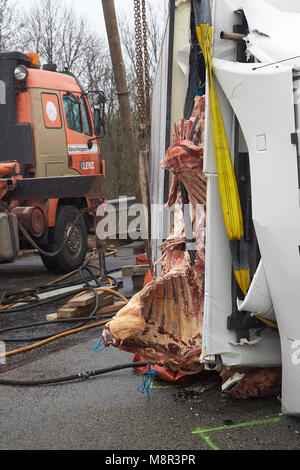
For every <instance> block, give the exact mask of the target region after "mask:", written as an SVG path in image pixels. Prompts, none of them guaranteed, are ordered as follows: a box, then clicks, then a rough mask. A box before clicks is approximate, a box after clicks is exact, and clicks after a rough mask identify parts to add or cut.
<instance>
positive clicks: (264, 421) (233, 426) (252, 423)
mask: <svg viewBox="0 0 300 470" xmlns="http://www.w3.org/2000/svg"><path fill="white" fill-rule="evenodd" d="M280 419H281V418H280V417H276V418H266V419H258V420H257V421H247V422H245V423H239V424H230V425H228V426H226V425H223V426H218V427H215V428H206V429H202V428H197V429H196V430H195V431H192V434H200V436H201V437H202V439H203V440H204V441H205V442H206V444H207V445H208V446H209V447H210V448H211V449H213V450H221V449H219V447H217V446H216V445H215V444H214V443H213V442H212V440H211V438H210V437H209V436H208V435H207V433H209V432H212V431H224V430H226V431H227V430H228V429H238V428H243V427H250V426H257V425H262V424H270V423H278V421H280Z"/></svg>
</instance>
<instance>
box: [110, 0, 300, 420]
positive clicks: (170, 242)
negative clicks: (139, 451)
mask: <svg viewBox="0 0 300 470" xmlns="http://www.w3.org/2000/svg"><path fill="white" fill-rule="evenodd" d="M181 3H182V2H180V3H179V4H181ZM187 3H189V2H185V5H186V4H187ZM205 3H206V5H208V4H209V5H210V6H211V11H212V25H213V29H212V46H213V47H212V52H211V57H212V64H213V72H214V83H215V86H216V94H217V99H218V102H219V104H220V109H221V114H222V118H223V122H224V130H225V134H226V137H227V142H228V147H229V150H230V155H231V161H232V166H233V167H234V169H235V178H236V184H237V187H238V191H239V198H240V205H241V213H242V217H243V230H244V232H243V237H242V239H241V240H239V239H238V240H229V237H228V232H227V231H226V229H225V223H224V206H223V201H222V196H221V193H220V187H219V185H220V173H218V171H219V169H218V168H217V165H216V152H215V148H216V147H215V145H216V142H215V139H214V136H213V131H212V129H213V123H212V119H213V117H212V116H213V114H212V112H211V97H210V96H209V91H210V88H209V86H208V85H209V81H208V79H207V80H206V86H205V89H206V94H205V111H204V110H200V112H199V113H198V120H199V122H203V119H204V117H205V126H203V131H204V132H203V133H202V135H201V139H200V140H199V142H193V140H191V134H190V131H191V128H192V126H193V125H194V123H195V121H196V119H195V116H193V114H192V115H191V116H187V115H185V114H184V112H185V110H186V106H183V108H182V116H184V117H185V120H184V121H182V122H181V121H180V119H178V118H177V119H176V120H175V121H174V122H173V124H175V123H177V126H176V128H175V133H174V140H173V142H170V148H169V149H168V151H167V153H166V156H165V158H161V160H163V164H162V166H163V169H164V170H166V169H167V170H168V171H169V172H170V173H171V174H172V175H173V179H172V180H171V183H172V184H171V185H170V190H169V199H168V205H171V204H175V202H177V203H178V202H179V203H180V204H179V205H178V204H177V205H176V204H175V206H177V207H180V205H181V203H182V202H183V200H184V198H185V197H186V196H187V197H188V201H189V202H190V217H189V223H190V224H191V225H192V227H193V228H194V229H195V225H194V222H195V217H194V214H195V205H196V204H198V203H199V199H198V198H199V196H200V195H201V194H202V192H203V177H205V182H206V186H207V191H206V202H205V204H204V209H205V211H204V212H203V213H202V214H204V215H205V217H204V218H205V224H204V227H205V231H204V232H203V230H202V232H201V231H199V233H197V230H196V231H195V230H194V235H196V249H192V248H191V246H190V245H188V244H186V241H187V238H190V234H189V236H188V237H186V234H187V233H186V231H187V228H188V226H187V221H188V219H186V218H185V217H184V216H183V214H182V213H181V212H180V211H177V212H176V207H175V212H174V227H173V230H171V232H170V234H169V236H168V237H167V240H166V241H165V242H164V243H162V244H161V245H160V250H161V252H162V253H163V256H162V258H161V260H160V262H161V263H162V275H161V276H160V277H159V278H157V279H156V280H153V281H152V282H151V283H150V284H149V285H147V286H145V288H144V289H143V290H142V291H141V292H140V293H139V294H137V296H135V297H134V298H133V299H132V300H131V301H130V302H129V304H128V305H127V306H126V307H125V309H123V310H121V311H120V312H119V313H118V314H117V315H116V317H115V318H114V319H113V320H112V321H111V322H110V323H109V325H108V326H107V327H106V329H105V333H104V338H105V341H106V344H107V345H108V344H114V345H116V346H117V347H120V348H121V349H122V348H123V349H126V350H129V351H132V352H138V353H141V352H142V353H143V356H145V357H148V358H149V359H150V360H152V361H153V362H157V363H158V364H162V365H166V366H168V367H170V368H172V369H173V370H175V371H181V372H182V373H185V374H193V373H195V372H197V371H198V372H201V370H202V369H203V367H204V366H205V364H206V363H208V364H210V365H212V364H215V366H216V368H217V370H218V371H219V372H220V375H221V377H222V379H223V381H224V382H226V383H229V382H227V380H228V379H231V378H232V377H233V376H234V374H235V372H238V374H239V378H240V379H239V381H238V382H237V383H236V384H235V385H237V386H236V387H235V388H233V390H231V385H230V386H229V388H228V390H231V391H230V393H231V394H232V395H234V396H237V397H247V396H253V395H264V394H274V393H277V392H278V391H279V390H280V385H281V380H280V379H281V367H280V366H281V347H282V354H283V366H284V368H283V410H284V411H285V412H288V413H292V414H297V413H298V412H299V410H298V406H297V400H296V397H297V396H298V395H297V394H298V392H297V390H296V389H297V387H298V383H299V382H298V374H297V371H298V370H296V367H294V366H295V365H296V363H297V360H296V359H297V357H296V356H295V354H297V351H296V352H295V351H294V349H293V344H294V343H295V341H297V338H298V336H299V335H298V331H299V328H298V324H297V319H295V321H294V320H293V319H294V316H293V315H294V313H295V312H296V311H297V305H299V302H298V299H297V295H298V292H297V289H296V284H297V280H298V278H299V277H298V267H297V266H298V265H297V260H298V256H299V250H298V247H299V246H300V243H299V241H298V240H297V233H300V231H299V228H298V225H297V224H298V220H299V216H298V212H297V211H298V210H299V183H298V168H297V146H296V143H297V141H296V139H294V140H293V138H292V140H291V135H292V136H293V135H296V124H297V122H298V121H297V119H298V115H297V114H296V118H295V116H294V106H295V109H296V113H297V103H294V96H293V85H294V90H295V96H296V97H297V86H296V85H297V80H294V82H293V73H292V69H293V65H291V63H288V64H286V65H284V66H283V65H281V66H279V67H278V66H276V65H275V66H274V67H270V66H268V67H267V69H269V70H266V71H264V72H263V71H262V70H261V71H260V72H258V73H257V74H256V80H257V82H256V83H255V80H252V79H248V78H249V76H250V75H251V77H253V76H254V75H253V73H252V72H254V71H255V70H256V67H254V66H253V64H255V63H257V62H259V59H258V58H257V57H255V56H253V55H252V54H251V52H250V49H248V50H247V39H246V40H239V41H228V40H224V39H221V38H220V33H221V31H229V32H231V31H234V32H239V33H241V34H244V35H245V36H246V37H247V35H248V34H251V25H250V26H249V25H248V22H247V15H246V9H247V8H248V7H249V6H250V7H251V14H252V13H253V11H254V9H255V6H256V8H257V10H259V9H260V8H261V7H262V8H266V9H268V8H269V7H270V6H272V7H274V5H275V6H276V2H275V0H272V1H271V0H270V1H269V2H262V1H260V2H253V1H252V2H248V1H246V0H245V1H242V0H240V1H235V0H212V1H210V2H206V1H205V0H202V2H200V1H196V0H195V1H194V2H192V3H189V4H190V7H191V20H192V21H191V23H190V24H191V29H190V45H194V44H195V41H194V39H195V30H194V29H196V30H197V28H194V26H195V22H196V26H197V15H195V12H197V8H201V6H202V7H203V5H205ZM277 3H278V2H277ZM286 4H287V8H288V10H289V14H290V13H291V11H292V6H293V5H292V2H287V3H286ZM243 5H244V7H245V10H244V11H242V10H243ZM250 7H249V8H250ZM237 9H238V10H239V11H236V10H237ZM268 11H270V10H268ZM282 12H283V7H282V5H281V15H282V14H283V13H282ZM198 13H199V12H198ZM177 14H179V13H178V10H176V9H175V18H176V15H177ZM295 14H296V12H293V15H295ZM257 15H259V12H257ZM287 24H288V23H287ZM253 27H255V26H253ZM193 34H194V36H193ZM174 35H175V36H176V30H174ZM261 36H263V35H261ZM264 38H265V42H267V45H268V48H267V49H268V53H270V40H272V38H270V36H268V35H265V36H264ZM261 39H262V38H261V37H260V40H261ZM252 42H253V41H252ZM263 44H264V41H263V40H261V41H260V42H259V47H260V50H263V47H264V46H263ZM252 45H253V44H252ZM198 46H199V44H198ZM274 47H275V49H276V50H277V47H276V41H275V46H274ZM192 52H193V48H192V47H191V52H190V67H189V77H188V78H189V81H188V84H189V85H188V87H187V89H186V94H185V98H186V100H187V97H188V96H189V92H190V91H191V86H194V87H195V88H194V95H200V94H201V92H199V88H200V87H201V85H202V84H201V83H198V84H197V86H196V85H195V82H193V81H192V80H190V79H191V77H192V75H193V72H194V69H193V64H194V60H193V53H192ZM173 57H176V51H175V50H174V55H173ZM286 58H287V57H286ZM177 65H178V64H177ZM198 65H199V66H200V68H199V72H200V73H203V61H202V63H199V64H198ZM173 66H174V60H173ZM284 67H285V68H284ZM257 70H258V69H257ZM246 71H247V72H246ZM294 76H296V75H295V74H294ZM185 78H186V77H185V76H184V73H182V77H181V79H182V86H183V90H185V89H184V84H185V83H187V82H186V80H185ZM273 78H274V79H275V81H274V86H273ZM192 84H193V85H192ZM264 84H265V85H264ZM199 85H200V87H199ZM261 85H263V87H262V89H263V90H264V93H262V92H261V88H260V86H261ZM271 85H272V86H271ZM275 85H276V86H275ZM264 86H265V88H264ZM279 90H280V91H279ZM203 91H204V90H203V88H202V92H203ZM246 95H247V98H246ZM256 95H257V99H255V96H256ZM180 98H181V97H180ZM186 100H185V105H186ZM196 101H197V100H196ZM202 102H204V98H203V99H202ZM193 104H197V103H196V102H195V101H194V102H193ZM260 106H261V108H260ZM278 109H279V110H280V113H279V116H280V119H279V118H278V120H277V119H276V120H275V119H272V117H273V116H276V118H277V117H278V113H277V111H278ZM196 110H197V106H196V107H195V111H196ZM196 116H197V111H196ZM163 119H164V117H163ZM157 122H158V120H157V117H156V116H155V118H154V120H153V124H152V125H153V128H152V132H155V131H153V129H155V128H156V126H157ZM181 124H182V125H181ZM200 128H201V126H200ZM194 137H195V136H193V137H192V139H193V138H194ZM275 144H276V145H275ZM193 146H195V147H197V148H198V150H197V151H196V150H195V149H194V147H193ZM287 155H288V158H287V160H286V159H285V160H284V161H282V158H283V156H285V157H284V158H286V156H287ZM153 158H154V157H152V165H155V166H153V168H154V167H155V168H156V170H157V167H156V164H157V163H155V164H154V160H153ZM274 165H275V166H274ZM273 171H275V173H273ZM161 174H162V173H161ZM191 176H192V178H191ZM277 176H278V181H277ZM279 179H280V181H279ZM200 183H201V184H200ZM269 184H270V185H271V187H272V188H273V189H274V193H273V192H272V191H273V190H272V191H271V192H269ZM195 187H196V188H197V189H196V191H195ZM153 189H154V194H155V195H156V196H157V192H155V187H154V186H153ZM184 190H185V191H186V192H185V191H184ZM152 192H153V190H152ZM275 193H276V197H275ZM161 195H162V192H161V193H160V196H158V200H160V198H161ZM195 195H197V196H196V197H195ZM273 196H274V198H273ZM275 201H276V203H275ZM203 202H204V201H203V199H201V204H203ZM278 207H279V208H280V209H281V212H280V214H278V212H277V211H278ZM283 212H284V214H283ZM283 215H284V216H283ZM273 220H274V223H273ZM253 221H254V224H253ZM262 221H263V223H262ZM183 227H184V229H185V231H183V230H182V228H183ZM268 227H270V230H269V229H268ZM202 228H203V225H202ZM201 233H202V234H201ZM203 233H204V234H205V236H203ZM275 233H276V237H275ZM174 234H176V235H178V234H179V235H181V236H182V235H183V237H182V238H181V239H180V236H179V237H177V238H176V242H175V241H174V238H175V237H174ZM204 241H205V243H204ZM201 243H202V244H201ZM295 247H296V248H295ZM287 257H288V262H287ZM283 266H284V267H285V279H283V278H282V267H283ZM233 271H234V272H235V275H233ZM239 271H240V272H242V271H248V272H249V284H248V285H247V289H246V292H242V290H241V289H240V286H239V285H238V283H237V280H236V279H237V276H236V272H239ZM175 280H176V281H175ZM178 280H179V281H180V282H179V283H178ZM176 283H177V284H176ZM178 284H179V285H178ZM246 293H247V295H246V296H245V294H246ZM174 299H175V301H174ZM182 299H183V303H181V300H182ZM199 299H202V300H200V304H199V302H198V301H199ZM197 302H198V303H197ZM245 309H249V310H245ZM252 309H253V310H252ZM256 310H257V311H256ZM287 312H288V316H287ZM203 314H204V317H203ZM187 318H189V319H190V323H189V324H188V322H187V321H186V320H187ZM274 321H277V322H278V325H279V331H278V329H277V328H274V326H276V325H274ZM126 325H127V326H126ZM128 325H130V328H128ZM131 327H132V328H131ZM181 327H182V328H181ZM126 328H127V331H126ZM282 332H283V334H284V335H285V337H283V335H282ZM196 333H197V334H198V335H197V334H196ZM279 333H280V336H279ZM299 333H300V332H299ZM297 335H298V336H297ZM286 341H287V343H286ZM199 351H201V360H200V357H199V358H198V359H199V362H198V359H197V354H198V352H199ZM189 353H190V354H189ZM292 384H293V385H292Z"/></svg>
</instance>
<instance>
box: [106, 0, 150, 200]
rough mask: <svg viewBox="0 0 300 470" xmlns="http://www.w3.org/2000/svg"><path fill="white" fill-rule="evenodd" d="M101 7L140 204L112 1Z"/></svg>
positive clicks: (121, 59) (130, 124) (129, 158)
mask: <svg viewBox="0 0 300 470" xmlns="http://www.w3.org/2000/svg"><path fill="white" fill-rule="evenodd" d="M102 7H103V13H104V19H105V25H106V32H107V39H108V43H109V49H110V56H111V61H112V66H113V72H114V78H115V83H116V88H117V95H118V100H119V106H120V115H121V121H122V127H123V134H124V141H125V146H126V150H127V156H128V162H129V164H130V165H131V168H132V173H133V175H135V178H134V180H135V193H136V199H137V202H142V196H141V189H140V184H139V165H138V157H137V151H136V144H135V133H134V127H133V121H132V114H131V108H130V102H129V91H128V88H127V80H126V72H125V66H124V61H123V56H122V50H121V42H120V36H119V28H118V23H117V17H116V10H115V2H114V0H102Z"/></svg>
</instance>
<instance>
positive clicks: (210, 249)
mask: <svg viewBox="0 0 300 470" xmlns="http://www.w3.org/2000/svg"><path fill="white" fill-rule="evenodd" d="M211 6H212V21H213V30H214V35H213V41H214V44H213V57H217V58H220V59H226V61H228V63H229V64H231V63H233V62H235V47H236V44H235V42H234V41H224V40H223V41H222V40H221V39H220V32H221V31H222V30H224V31H232V30H233V25H234V24H238V23H239V22H240V16H239V15H238V14H237V13H235V12H234V10H233V9H232V6H231V2H230V1H229V0H225V1H224V0H214V1H211ZM216 89H217V93H218V97H219V102H220V107H221V111H222V116H223V120H224V126H225V132H226V135H227V139H228V143H229V148H230V152H231V155H232V156H233V154H234V143H233V142H234V112H233V109H232V106H231V104H230V101H229V100H228V98H227V97H226V95H225V93H224V91H223V90H222V88H221V86H220V85H219V83H218V81H217V80H216ZM208 102H209V100H208V99H207V109H206V138H205V147H204V155H205V171H206V176H207V181H208V192H207V221H206V224H207V225H206V226H207V233H206V240H207V242H206V261H205V263H206V266H205V304H204V332H203V335H204V337H203V354H202V358H205V356H206V355H207V356H208V357H211V356H214V355H221V358H222V361H223V363H224V364H225V365H228V366H231V365H244V366H275V365H280V363H281V355H280V341H279V336H278V333H277V332H276V331H275V330H270V329H265V330H264V332H263V335H262V338H263V339H261V340H260V341H259V342H258V343H257V344H255V345H252V346H250V345H243V346H241V345H234V343H235V341H236V340H235V332H234V331H230V330H228V329H227V317H228V316H230V315H231V312H232V297H231V276H232V263H231V255H230V250H229V241H228V236H227V234H226V231H225V226H224V218H223V212H222V208H221V201H220V194H219V186H218V178H217V170H216V165H215V150H214V142H213V135H212V130H211V117H210V112H209V104H208ZM252 106H253V102H252ZM243 140H244V139H243ZM245 150H246V149H245ZM253 333H254V334H255V332H251V335H253ZM250 339H255V337H254V338H252V337H251V338H250Z"/></svg>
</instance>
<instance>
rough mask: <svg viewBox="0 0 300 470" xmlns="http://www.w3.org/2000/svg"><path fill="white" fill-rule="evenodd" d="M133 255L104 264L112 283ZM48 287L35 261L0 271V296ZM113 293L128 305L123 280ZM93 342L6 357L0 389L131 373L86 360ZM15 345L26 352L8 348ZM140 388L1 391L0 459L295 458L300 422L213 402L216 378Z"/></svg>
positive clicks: (242, 403)
mask: <svg viewBox="0 0 300 470" xmlns="http://www.w3.org/2000/svg"><path fill="white" fill-rule="evenodd" d="M133 246H134V245H129V246H125V247H120V248H119V250H118V257H115V258H114V257H110V258H108V259H107V269H108V270H110V271H114V273H112V275H115V276H116V278H118V279H121V272H120V268H121V266H122V265H125V264H134V262H135V256H136V255H134V254H133V250H132V248H133ZM56 277H57V276H55V275H51V274H49V273H48V272H47V271H46V270H45V268H44V267H43V265H42V263H41V261H40V259H39V257H38V256H33V257H30V258H24V259H21V260H18V261H17V262H16V263H14V264H11V265H2V266H0V286H1V287H0V292H4V291H5V290H7V289H8V290H9V289H15V290H19V289H21V288H24V287H27V288H28V287H33V286H38V285H43V284H45V283H46V282H49V281H50V280H52V279H55V278H56ZM120 292H123V293H124V294H125V295H127V296H128V297H130V295H132V285H131V284H130V280H129V279H125V278H123V288H122V289H120ZM65 302H66V300H65V299H63V300H60V301H55V302H52V303H49V304H44V305H41V306H40V305H38V306H35V307H34V308H30V309H27V310H24V311H23V312H17V313H5V314H3V313H1V316H0V329H3V328H7V327H9V326H17V325H25V324H27V323H31V322H36V321H43V320H44V319H45V315H46V313H51V312H55V311H56V310H57V308H58V307H59V306H60V305H61V304H63V303H65ZM68 328H69V325H64V329H68ZM62 329H63V326H62V325H45V326H41V327H39V328H31V329H30V328H29V329H26V330H20V331H18V330H14V331H11V332H8V333H5V334H2V335H1V334H0V339H4V338H5V339H9V340H10V342H7V343H5V346H6V348H7V350H11V349H16V348H20V347H22V346H24V345H26V344H30V341H29V339H30V338H31V337H33V336H34V337H36V336H39V335H43V334H54V333H55V332H57V331H59V330H62ZM100 333H101V330H100V329H98V328H94V329H91V330H88V331H86V332H84V333H77V334H75V335H71V336H69V337H66V338H63V339H59V340H57V341H54V342H53V343H49V344H48V345H46V346H42V347H40V348H37V349H35V350H32V351H28V352H26V353H21V354H17V355H14V356H11V357H9V358H7V359H6V363H5V364H2V365H0V379H10V380H43V379H49V378H57V377H63V376H68V375H73V374H77V373H79V372H81V373H84V372H87V371H93V370H99V369H103V368H106V367H111V366H115V365H118V364H130V363H132V354H128V353H125V352H122V351H120V350H118V349H115V348H113V347H109V348H105V349H104V350H102V351H97V352H95V351H94V349H95V347H96V345H97V343H98V340H99V337H100ZM17 337H19V338H20V337H22V338H23V339H26V338H28V342H27V343H26V342H24V341H23V342H17V341H16V338H17ZM142 384H143V381H142V376H141V374H139V373H137V372H136V371H135V370H134V369H133V368H132V367H129V368H128V369H123V370H116V371H113V372H109V373H107V374H103V375H97V376H95V377H90V378H89V379H87V380H82V379H81V380H75V381H72V382H67V383H62V384H51V385H45V386H44V385H43V386H41V385H40V386H31V387H21V386H11V385H0V449H1V450H101V451H102V453H104V456H105V455H106V454H107V455H111V453H110V454H109V451H114V458H115V459H116V458H117V457H118V455H121V451H129V454H128V455H130V451H131V452H132V454H133V452H134V451H139V450H148V451H151V453H152V452H153V455H155V451H166V453H168V454H169V455H171V456H172V455H173V454H174V455H175V454H176V451H177V452H178V453H179V452H180V451H188V452H189V454H191V455H192V454H193V452H196V451H197V452H202V451H207V452H213V451H215V450H299V449H300V421H299V419H298V418H296V417H291V416H283V415H282V414H281V403H280V397H276V396H274V397H269V398H252V399H250V398H249V399H246V400H236V399H231V398H228V399H226V400H225V401H222V400H221V397H220V381H219V379H218V377H216V376H212V377H208V378H206V379H201V380H200V381H197V382H194V383H190V384H188V385H187V384H186V385H174V384H172V383H167V382H163V381H161V380H155V381H154V388H153V390H152V392H151V393H150V394H149V398H150V399H148V396H147V393H146V392H144V393H141V392H140V391H139V390H138V389H139V388H140V387H141V386H142ZM118 452H119V454H118ZM200 455H201V454H200ZM110 458H111V457H110ZM154 458H155V457H154ZM154 462H156V464H157V461H155V460H152V462H150V463H154ZM127 463H128V461H127ZM129 463H130V462H129ZM148 463H149V462H148ZM161 463H163V464H164V462H163V461H162V462H161ZM171 463H172V462H171ZM173 463H176V460H175V461H174V460H173ZM134 466H135V465H134V463H133V462H131V464H129V467H134Z"/></svg>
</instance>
